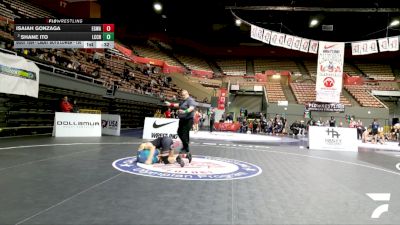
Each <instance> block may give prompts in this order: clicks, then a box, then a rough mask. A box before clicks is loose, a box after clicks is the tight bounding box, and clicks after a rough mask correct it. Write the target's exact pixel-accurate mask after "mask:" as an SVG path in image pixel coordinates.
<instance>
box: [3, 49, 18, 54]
mask: <svg viewBox="0 0 400 225" xmlns="http://www.w3.org/2000/svg"><path fill="white" fill-rule="evenodd" d="M0 52H4V53H7V54H10V55H17V53H16V52H13V51H11V50H8V49H5V48H0Z"/></svg>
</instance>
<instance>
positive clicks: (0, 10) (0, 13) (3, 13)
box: [0, 3, 21, 20]
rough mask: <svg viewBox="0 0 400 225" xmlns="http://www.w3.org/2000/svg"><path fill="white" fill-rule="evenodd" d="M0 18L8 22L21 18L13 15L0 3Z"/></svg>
mask: <svg viewBox="0 0 400 225" xmlns="http://www.w3.org/2000/svg"><path fill="white" fill-rule="evenodd" d="M0 16H3V17H5V18H6V19H9V20H14V19H16V18H21V17H20V16H18V15H15V14H14V12H13V11H12V10H10V9H8V8H7V6H5V5H4V4H3V3H0Z"/></svg>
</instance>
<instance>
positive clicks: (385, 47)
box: [378, 38, 389, 52]
mask: <svg viewBox="0 0 400 225" xmlns="http://www.w3.org/2000/svg"><path fill="white" fill-rule="evenodd" d="M378 43H379V51H380V52H386V51H389V44H388V39H387V38H381V39H378Z"/></svg>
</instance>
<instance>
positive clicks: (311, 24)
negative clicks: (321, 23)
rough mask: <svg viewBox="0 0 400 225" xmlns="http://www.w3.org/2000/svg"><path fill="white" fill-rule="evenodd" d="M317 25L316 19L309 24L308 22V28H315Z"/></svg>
mask: <svg viewBox="0 0 400 225" xmlns="http://www.w3.org/2000/svg"><path fill="white" fill-rule="evenodd" d="M317 24H318V20H317V19H313V20H311V22H310V26H311V27H314V26H316V25H317Z"/></svg>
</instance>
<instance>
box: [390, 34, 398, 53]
mask: <svg viewBox="0 0 400 225" xmlns="http://www.w3.org/2000/svg"><path fill="white" fill-rule="evenodd" d="M388 49H389V51H398V50H399V37H398V36H396V37H390V38H389V48H388Z"/></svg>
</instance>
